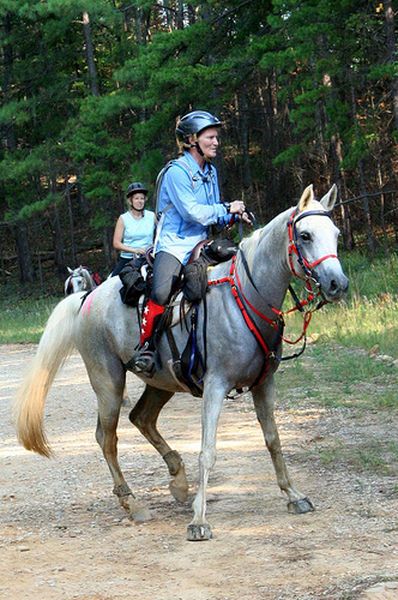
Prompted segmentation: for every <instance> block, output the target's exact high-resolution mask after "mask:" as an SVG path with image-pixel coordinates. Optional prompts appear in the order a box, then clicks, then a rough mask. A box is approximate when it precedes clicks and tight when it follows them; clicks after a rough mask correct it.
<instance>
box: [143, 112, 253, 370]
mask: <svg viewBox="0 0 398 600" xmlns="http://www.w3.org/2000/svg"><path fill="white" fill-rule="evenodd" d="M221 125H222V123H221V121H220V120H219V119H218V118H217V117H215V116H214V115H212V114H210V113H209V112H206V111H203V110H195V111H193V112H190V113H188V114H186V115H185V116H183V117H182V118H181V119H180V120H179V121H178V123H177V127H176V138H177V145H178V147H179V150H180V153H181V156H180V157H179V158H178V159H177V160H174V161H172V162H171V163H169V166H168V167H166V171H165V173H164V175H163V178H162V180H161V183H160V189H159V195H158V210H159V211H160V212H161V213H162V215H163V217H162V218H161V221H160V223H159V224H158V233H157V240H156V242H155V249H154V251H155V261H154V266H153V283H152V291H151V294H150V298H149V300H148V302H147V304H146V306H145V309H144V314H143V319H142V329H141V336H140V348H139V350H138V351H137V352H136V354H135V355H134V357H133V370H134V371H135V372H136V373H144V374H145V375H146V376H151V375H152V374H153V371H154V366H155V356H154V350H155V348H154V343H153V337H155V336H153V332H154V329H155V325H156V324H157V322H158V320H159V319H160V317H161V315H162V314H163V313H164V311H165V308H166V305H167V304H168V302H169V300H170V297H171V295H172V293H173V291H174V290H175V287H176V284H177V283H178V281H179V279H180V277H181V273H182V269H183V267H184V265H185V264H186V263H187V262H188V260H189V257H190V254H191V252H192V250H193V248H194V247H195V246H196V245H197V244H198V243H199V242H201V241H202V240H205V239H206V238H207V237H208V229H209V226H210V225H217V226H219V227H220V226H221V227H225V226H227V225H229V224H230V223H231V221H234V220H236V219H237V218H242V219H243V220H244V221H247V222H248V223H250V220H249V218H248V216H247V215H246V213H245V205H244V203H243V202H241V201H239V200H235V201H234V202H231V203H221V201H220V191H219V187H218V179H217V171H216V168H215V167H214V166H213V165H212V164H211V161H212V160H213V159H214V158H215V156H216V154H217V149H218V144H219V141H218V132H219V128H220V127H221Z"/></svg>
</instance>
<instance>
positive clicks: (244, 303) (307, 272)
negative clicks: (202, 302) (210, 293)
mask: <svg viewBox="0 0 398 600" xmlns="http://www.w3.org/2000/svg"><path fill="white" fill-rule="evenodd" d="M312 215H317V216H325V217H329V218H330V212H327V211H321V210H319V211H318V210H313V211H307V212H303V213H300V214H298V215H297V209H295V210H294V211H293V213H292V215H291V216H290V219H289V221H288V223H287V228H288V236H289V244H288V264H289V268H290V271H291V273H292V275H293V276H295V277H297V278H299V279H304V281H305V289H306V292H307V298H306V299H303V300H300V299H299V298H298V297H297V295H296V293H295V291H294V289H293V288H292V287H291V286H289V291H290V293H291V294H292V296H293V299H294V301H295V306H294V307H293V308H291V309H290V310H288V311H286V312H284V311H282V310H280V309H277V308H275V307H273V306H271V305H270V308H271V310H272V311H273V312H274V313H275V315H276V318H275V319H272V318H270V317H268V316H267V315H265V314H264V313H262V312H261V311H259V310H258V309H257V308H256V307H255V306H254V305H253V304H252V303H251V302H250V300H249V299H248V298H247V297H246V295H245V293H244V291H243V288H242V283H241V280H240V278H239V274H238V271H237V268H236V258H237V255H235V256H233V258H232V261H231V267H230V270H229V274H228V275H227V276H225V277H221V278H220V279H215V280H210V281H209V282H208V285H209V286H210V287H211V286H216V285H221V284H224V283H228V284H229V285H230V288H231V292H232V295H233V297H234V299H235V301H236V303H237V305H238V307H239V310H240V311H241V313H242V316H243V319H244V321H245V323H246V325H247V327H248V329H249V330H250V332H251V333H252V335H253V336H254V337H255V339H256V340H257V342H258V344H259V346H260V347H261V348H262V350H263V353H264V359H265V360H264V367H263V369H262V371H261V373H260V375H259V377H257V379H256V381H255V382H254V383H253V384H252V385H251V388H252V387H253V386H254V385H257V384H260V383H263V381H264V380H265V377H266V376H267V374H268V371H269V368H270V360H269V359H274V360H276V359H277V349H278V347H279V345H280V343H281V342H282V341H284V342H286V343H287V344H291V345H294V344H297V343H298V342H300V341H301V340H302V339H303V338H304V344H303V347H302V349H301V351H300V352H298V353H295V354H293V355H292V356H288V357H286V358H279V360H289V359H291V358H297V357H298V356H300V355H301V354H302V353H303V352H304V350H305V347H306V332H307V329H308V326H309V324H310V322H311V318H312V315H313V313H314V312H315V311H316V310H318V309H319V308H321V307H322V306H323V305H324V304H326V302H327V301H326V300H325V299H321V300H320V301H319V302H318V303H317V305H316V306H315V307H314V308H309V307H310V305H312V304H313V302H314V301H316V300H317V299H318V298H319V297H321V295H322V293H321V291H320V290H319V284H318V282H317V281H316V279H315V277H314V275H313V273H312V269H314V268H315V267H316V266H317V265H319V264H321V263H322V262H323V261H325V260H327V259H328V258H337V255H336V254H326V255H325V256H322V257H321V258H319V259H317V260H315V261H313V262H311V263H310V262H309V261H308V260H307V259H306V258H305V257H304V256H303V253H302V251H301V248H300V245H299V242H298V234H297V229H296V223H297V222H298V221H300V220H301V219H303V218H304V217H307V216H312ZM238 252H239V257H240V259H241V262H242V264H243V267H244V269H245V272H246V274H247V277H248V280H249V281H250V283H251V285H252V286H253V288H254V289H255V291H256V292H257V294H258V295H260V292H259V291H258V289H257V286H256V284H255V283H254V281H253V278H252V275H251V273H250V269H249V265H248V263H247V260H246V257H245V255H244V253H243V251H242V250H241V249H239V250H238ZM293 255H295V256H296V257H297V260H298V263H299V265H300V267H301V268H302V270H303V273H304V276H303V275H299V274H298V273H297V272H296V270H295V269H294V263H293ZM313 285H315V286H316V287H317V289H316V290H313ZM304 307H307V310H305V309H304ZM248 308H249V309H250V310H251V311H252V312H253V313H254V314H255V315H256V316H257V317H259V318H260V319H261V320H262V321H265V322H266V323H267V324H268V325H269V326H270V327H272V328H273V329H274V330H275V331H276V332H277V334H278V338H277V342H276V344H275V347H274V348H273V349H271V348H270V347H269V346H268V344H267V343H266V341H265V340H264V338H263V336H262V334H261V332H260V331H259V329H258V327H257V325H256V324H255V322H254V320H253V318H252V317H251V316H250V314H249V311H248ZM296 310H299V311H300V312H302V313H303V315H304V316H303V330H302V332H301V334H300V336H299V337H298V338H297V339H295V340H290V339H288V338H286V337H285V336H284V335H283V330H284V326H285V320H284V316H285V315H287V314H290V313H292V312H294V311H296Z"/></svg>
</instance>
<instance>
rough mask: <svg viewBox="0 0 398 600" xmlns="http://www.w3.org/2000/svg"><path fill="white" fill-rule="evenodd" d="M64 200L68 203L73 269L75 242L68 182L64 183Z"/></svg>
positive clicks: (74, 264) (74, 263)
mask: <svg viewBox="0 0 398 600" xmlns="http://www.w3.org/2000/svg"><path fill="white" fill-rule="evenodd" d="M66 201H67V203H68V217H69V232H70V245H71V256H72V265H73V269H74V268H75V266H76V243H75V227H74V222H73V206H72V198H71V193H70V185H69V183H67V184H66Z"/></svg>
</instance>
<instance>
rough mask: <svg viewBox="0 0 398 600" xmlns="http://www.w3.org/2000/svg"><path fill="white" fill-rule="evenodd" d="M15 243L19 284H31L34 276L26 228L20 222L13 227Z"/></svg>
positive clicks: (24, 224)
mask: <svg viewBox="0 0 398 600" xmlns="http://www.w3.org/2000/svg"><path fill="white" fill-rule="evenodd" d="M15 241H16V246H17V252H18V265H19V274H20V280H21V283H32V282H33V281H34V280H35V275H34V269H33V263H32V255H31V252H30V245H29V237H28V228H27V225H26V223H24V222H22V221H18V222H17V224H16V225H15Z"/></svg>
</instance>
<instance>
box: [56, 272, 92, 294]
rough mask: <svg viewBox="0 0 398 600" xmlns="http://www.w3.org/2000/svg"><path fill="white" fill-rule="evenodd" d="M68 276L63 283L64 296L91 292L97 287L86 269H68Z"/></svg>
mask: <svg viewBox="0 0 398 600" xmlns="http://www.w3.org/2000/svg"><path fill="white" fill-rule="evenodd" d="M68 273H69V276H68V277H67V279H66V280H65V283H64V292H65V296H69V294H76V292H91V290H94V289H95V288H96V287H97V284H96V283H95V281H94V279H93V277H92V276H91V273H90V271H89V270H88V269H86V267H82V266H81V265H80V266H79V267H76V269H71V268H70V267H68Z"/></svg>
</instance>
